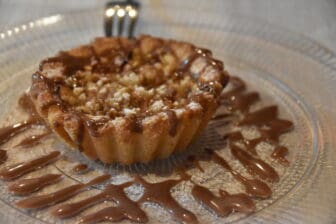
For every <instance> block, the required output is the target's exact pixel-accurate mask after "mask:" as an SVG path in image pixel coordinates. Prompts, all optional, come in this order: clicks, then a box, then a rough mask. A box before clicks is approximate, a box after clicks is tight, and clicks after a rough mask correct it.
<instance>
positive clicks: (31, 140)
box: [15, 132, 51, 148]
mask: <svg viewBox="0 0 336 224" xmlns="http://www.w3.org/2000/svg"><path fill="white" fill-rule="evenodd" d="M50 134H51V132H46V133H43V134H39V135H31V136H28V137H26V138H24V139H23V140H21V142H19V144H17V145H16V146H15V147H23V148H30V147H33V146H35V145H38V144H40V143H41V140H43V139H44V138H46V137H47V136H49V135H50Z"/></svg>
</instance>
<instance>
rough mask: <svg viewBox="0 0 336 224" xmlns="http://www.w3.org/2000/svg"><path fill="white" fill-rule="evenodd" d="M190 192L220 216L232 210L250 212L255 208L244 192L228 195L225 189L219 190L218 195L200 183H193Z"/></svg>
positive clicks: (226, 214)
mask: <svg viewBox="0 0 336 224" xmlns="http://www.w3.org/2000/svg"><path fill="white" fill-rule="evenodd" d="M191 194H192V196H193V197H194V198H195V199H196V200H197V201H199V202H200V203H201V204H203V205H205V206H206V207H207V208H209V209H210V210H212V211H213V212H215V213H216V214H217V215H218V216H222V217H225V216H228V215H229V214H230V213H232V212H242V213H251V212H254V211H255V209H256V208H255V205H254V202H253V201H252V199H251V198H250V197H249V196H247V195H246V194H232V195H230V194H228V193H227V192H225V191H220V196H219V197H218V196H215V195H214V194H213V193H212V192H211V191H210V190H209V189H207V188H205V187H202V186H200V185H195V186H194V187H193V189H192V191H191Z"/></svg>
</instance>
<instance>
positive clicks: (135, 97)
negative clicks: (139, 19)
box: [29, 35, 229, 164]
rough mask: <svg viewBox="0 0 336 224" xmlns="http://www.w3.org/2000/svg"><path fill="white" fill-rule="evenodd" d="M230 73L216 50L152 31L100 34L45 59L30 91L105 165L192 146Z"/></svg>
mask: <svg viewBox="0 0 336 224" xmlns="http://www.w3.org/2000/svg"><path fill="white" fill-rule="evenodd" d="M228 79H229V75H228V74H227V72H226V71H225V70H224V69H223V63H222V62H221V61H218V60H216V59H214V58H213V57H212V54H211V51H209V50H206V49H202V48H198V47H195V46H194V45H192V44H189V43H186V42H180V41H175V40H165V39H161V38H156V37H152V36H148V35H143V36H139V37H138V38H136V39H126V38H117V37H115V38H97V39H95V40H94V41H93V42H92V43H90V44H88V45H83V46H80V47H77V48H74V49H71V50H69V51H62V52H60V53H58V54H57V55H56V56H54V57H50V58H47V59H45V60H43V61H42V62H41V63H40V67H39V70H38V71H37V72H36V73H35V74H33V76H32V85H31V87H30V89H29V96H30V98H31V100H32V102H33V104H34V106H35V108H36V110H37V112H38V114H39V115H40V116H41V117H42V118H43V119H44V121H45V122H46V124H47V125H48V126H49V127H50V128H51V129H52V130H53V131H54V132H55V133H56V134H57V135H58V136H59V138H60V139H62V140H63V141H65V142H66V143H67V144H68V145H69V146H70V147H71V148H74V149H78V150H80V151H81V152H82V153H84V154H85V155H87V156H88V157H89V158H91V159H99V160H101V161H102V162H104V163H113V162H120V163H122V164H131V163H134V162H143V163H146V162H149V161H151V160H153V159H156V158H165V157H168V156H169V155H171V154H172V153H174V152H179V151H182V150H185V149H186V148H187V146H188V145H189V144H190V143H191V142H192V141H193V140H194V139H195V138H196V137H197V136H198V135H199V134H200V132H201V131H202V130H203V129H204V127H205V126H206V124H207V123H208V121H209V120H210V119H211V117H212V115H213V114H214V112H215V110H216V108H217V106H218V97H219V95H220V93H221V92H222V89H223V88H224V87H225V85H226V84H227V82H228Z"/></svg>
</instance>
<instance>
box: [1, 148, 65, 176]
mask: <svg viewBox="0 0 336 224" xmlns="http://www.w3.org/2000/svg"><path fill="white" fill-rule="evenodd" d="M60 155H61V153H60V152H58V151H54V152H51V153H49V154H47V155H45V156H41V157H39V158H37V159H34V160H31V161H29V162H22V163H18V164H16V165H12V166H9V167H6V168H4V169H2V170H1V171H0V178H2V179H4V180H13V179H16V178H18V177H21V176H22V175H24V174H26V173H29V172H31V171H34V170H37V169H40V168H42V167H44V166H46V165H48V164H50V163H53V162H55V161H56V160H58V159H59V158H60Z"/></svg>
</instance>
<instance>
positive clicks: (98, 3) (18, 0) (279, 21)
mask: <svg viewBox="0 0 336 224" xmlns="http://www.w3.org/2000/svg"><path fill="white" fill-rule="evenodd" d="M105 2H106V1H103V0H0V31H1V30H5V29H7V28H10V27H13V26H14V25H16V24H20V23H23V22H26V21H29V20H32V19H37V18H39V17H42V16H48V15H51V14H55V13H62V12H67V11H73V10H80V9H87V8H93V7H96V8H97V7H100V8H103V5H104V3H105ZM142 2H143V4H144V5H146V4H163V5H173V4H175V5H177V4H180V5H181V7H183V5H185V6H188V7H190V6H191V5H193V6H195V8H196V7H197V9H198V10H200V9H207V10H213V11H216V12H220V13H223V14H225V13H239V14H242V15H247V16H251V17H254V18H260V19H263V20H265V21H268V22H270V23H273V24H276V25H280V26H282V27H286V28H288V29H290V30H292V31H295V32H299V33H302V34H304V35H306V36H308V37H310V38H311V39H313V40H315V41H317V42H319V43H320V44H322V45H324V46H326V47H328V48H330V49H331V50H333V51H334V52H336V22H335V21H336V1H335V0H282V1H278V0H253V1H243V0H241V1H237V0H211V1H206V0H184V1H180V0H169V1H168V0H166V1H162V0H161V1H160V0H142ZM197 9H196V10H197Z"/></svg>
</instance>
